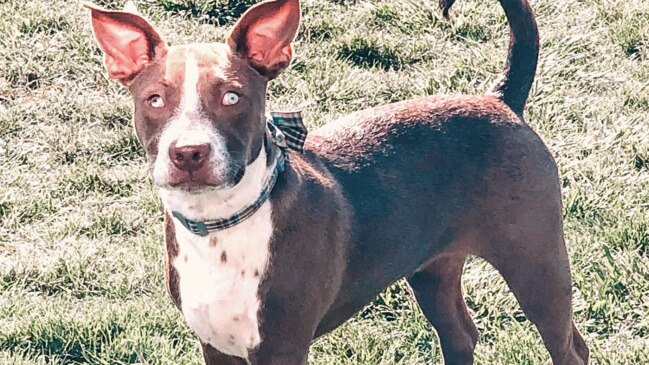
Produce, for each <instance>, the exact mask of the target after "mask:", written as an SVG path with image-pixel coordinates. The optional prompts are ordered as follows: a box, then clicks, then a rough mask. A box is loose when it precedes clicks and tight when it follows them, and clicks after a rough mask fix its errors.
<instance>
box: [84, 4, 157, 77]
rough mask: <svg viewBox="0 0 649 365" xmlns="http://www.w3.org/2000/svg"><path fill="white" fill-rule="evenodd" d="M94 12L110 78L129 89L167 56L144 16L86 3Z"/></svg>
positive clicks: (98, 40) (93, 21) (93, 24)
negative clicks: (134, 81) (144, 73)
mask: <svg viewBox="0 0 649 365" xmlns="http://www.w3.org/2000/svg"><path fill="white" fill-rule="evenodd" d="M84 6H85V7H87V8H89V9H90V11H91V12H92V29H93V31H94V34H95V39H97V43H98V44H99V48H101V50H102V51H103V52H104V56H105V57H104V64H105V66H106V71H107V72H108V76H109V77H110V78H111V79H113V80H116V81H118V82H120V83H121V84H123V85H126V86H128V85H129V84H130V83H131V81H132V80H133V78H135V76H137V74H138V73H140V71H142V70H143V69H144V68H145V67H146V66H147V65H149V64H150V63H151V62H153V61H154V60H155V59H156V58H159V57H163V56H164V55H165V54H166V52H167V46H166V45H165V42H164V41H163V40H162V38H161V37H160V35H159V34H158V32H157V31H156V30H155V29H154V28H153V26H152V25H151V24H149V22H148V21H146V20H145V19H144V18H142V16H140V15H139V14H136V13H135V12H132V11H130V10H131V9H128V8H127V9H128V10H127V11H112V10H105V9H102V8H100V7H98V6H96V5H94V4H90V3H84Z"/></svg>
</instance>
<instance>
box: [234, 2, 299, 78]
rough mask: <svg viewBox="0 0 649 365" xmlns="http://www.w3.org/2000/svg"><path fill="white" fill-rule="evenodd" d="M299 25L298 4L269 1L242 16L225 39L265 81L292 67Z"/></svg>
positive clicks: (252, 8)
mask: <svg viewBox="0 0 649 365" xmlns="http://www.w3.org/2000/svg"><path fill="white" fill-rule="evenodd" d="M299 25H300V1H299V0H270V1H264V2H262V3H259V4H257V5H255V6H253V7H251V8H250V9H248V11H246V12H245V14H243V16H242V17H241V19H240V20H239V21H238V22H237V24H236V25H235V26H234V29H233V30H232V33H230V36H229V37H228V45H229V46H230V48H231V49H232V50H233V51H234V52H235V53H236V54H238V55H239V56H240V57H242V58H244V59H246V60H248V62H249V63H250V65H251V66H252V67H253V68H254V69H256V70H257V71H258V72H259V73H260V74H262V75H263V76H265V77H267V78H268V79H272V78H275V77H276V76H277V75H278V74H279V73H280V72H282V71H283V70H284V69H285V68H286V67H288V65H289V64H290V63H291V56H292V50H291V42H292V41H293V39H294V38H295V35H296V34H297V29H298V27H299Z"/></svg>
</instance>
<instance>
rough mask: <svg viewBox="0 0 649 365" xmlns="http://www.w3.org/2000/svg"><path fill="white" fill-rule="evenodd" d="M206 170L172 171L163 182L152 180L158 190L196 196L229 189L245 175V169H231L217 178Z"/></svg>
mask: <svg viewBox="0 0 649 365" xmlns="http://www.w3.org/2000/svg"><path fill="white" fill-rule="evenodd" d="M206 170H207V169H200V170H198V171H192V172H188V171H183V170H179V169H172V170H171V171H170V172H169V175H168V177H167V179H165V181H155V179H154V184H155V185H156V186H157V187H158V188H164V189H168V190H179V191H185V192H189V193H192V194H198V193H203V192H206V191H213V190H220V189H226V188H231V187H233V186H235V185H237V184H238V183H239V182H240V181H241V179H242V178H243V175H244V173H245V168H243V167H241V168H232V169H228V172H227V173H226V174H225V175H224V176H222V177H219V176H218V175H217V174H214V173H211V172H208V171H206Z"/></svg>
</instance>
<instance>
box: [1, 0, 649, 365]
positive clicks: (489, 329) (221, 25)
mask: <svg viewBox="0 0 649 365" xmlns="http://www.w3.org/2000/svg"><path fill="white" fill-rule="evenodd" d="M101 3H102V4H103V5H105V6H110V7H117V6H120V5H121V4H118V2H116V1H101ZM251 3H252V2H251V1H249V0H243V1H234V0H233V1H225V0H218V1H199V0H146V1H145V0H142V1H140V8H141V10H142V11H143V12H144V13H145V14H147V15H148V16H149V17H150V18H151V19H152V20H153V21H154V22H155V23H156V24H157V25H158V27H159V29H160V30H161V33H162V34H163V35H164V36H165V37H166V38H167V39H168V40H169V42H170V43H172V44H180V43H186V42H192V41H222V40H224V37H225V36H226V34H227V31H228V30H229V29H230V27H231V26H232V24H233V19H236V17H238V16H239V15H240V14H241V12H242V11H243V10H245V8H246V6H248V5H249V4H251ZM436 3H437V1H434V0H421V1H414V0H400V1H398V2H395V1H388V0H373V1H360V0H359V1H355V0H333V1H327V0H305V1H304V25H303V27H302V28H301V31H300V34H299V37H298V40H297V42H296V44H295V47H294V49H295V60H294V63H293V66H292V67H291V68H290V70H288V72H286V73H285V74H284V75H282V76H281V77H280V78H279V79H278V80H277V81H275V82H274V83H273V84H272V85H271V87H270V91H269V104H270V106H271V108H281V107H290V108H293V107H301V108H302V109H303V110H304V112H305V115H306V116H307V120H308V122H309V125H310V127H312V128H315V127H316V126H318V125H322V124H324V123H326V122H327V121H329V120H332V119H334V118H336V117H339V116H341V115H344V114H345V113H348V112H351V111H354V110H358V109H361V108H365V107H368V106H373V105H378V104H383V103H388V102H392V101H397V100H402V99H406V98H411V97H416V96H422V95H429V94H437V93H482V92H484V91H485V90H487V89H488V87H489V85H490V84H491V83H492V82H494V80H495V79H496V78H497V76H498V73H499V72H500V70H501V68H502V65H503V61H504V57H505V51H506V47H507V36H506V31H507V28H506V24H505V21H504V15H503V11H502V9H501V8H500V7H499V6H498V4H497V2H496V1H495V0H462V1H458V3H457V4H456V8H455V9H454V10H453V11H452V19H451V21H449V22H447V21H445V20H443V19H441V17H440V14H439V11H438V10H437V8H436ZM533 6H534V8H535V10H536V12H537V14H538V21H539V25H540V29H541V33H542V51H541V59H540V65H539V71H538V76H537V81H536V83H535V85H534V88H533V90H532V93H531V97H530V101H529V104H528V107H527V110H526V116H527V119H528V121H529V123H530V124H531V125H532V127H533V128H534V129H535V130H536V131H538V132H539V133H540V134H541V136H542V137H543V138H544V140H545V141H546V142H547V144H548V146H549V148H550V150H551V151H552V152H553V154H554V155H555V157H556V159H557V162H558V165H559V168H560V173H561V182H562V186H563V200H564V206H565V212H564V213H565V229H566V237H567V243H568V246H569V251H570V254H571V258H572V268H573V273H574V293H573V298H574V310H575V316H576V322H577V325H578V326H579V328H580V329H581V331H582V333H583V334H584V336H585V338H586V339H587V341H588V343H589V345H590V346H591V350H592V363H593V364H648V363H649V213H648V212H649V2H646V1H639V0H638V1H622V0H566V1H562V2H557V1H550V0H536V1H533ZM0 14H2V17H0V34H1V35H2V36H1V37H0V164H1V166H2V174H0V363H2V364H82V363H89V364H134V363H139V364H199V363H200V358H201V357H200V353H199V348H198V344H197V341H196V339H195V338H194V336H193V335H192V334H191V332H190V331H189V330H188V329H187V327H186V326H185V324H184V322H183V320H182V318H181V315H180V313H179V312H178V311H177V310H176V309H175V308H174V307H173V306H172V304H171V302H170V300H169V299H168V296H167V294H166V291H165V287H164V282H163V277H162V259H163V254H162V230H161V225H160V223H161V208H160V205H159V203H158V201H157V198H156V193H155V189H154V188H153V187H152V186H151V183H150V182H149V180H148V178H147V175H146V168H145V163H144V155H143V153H142V151H141V149H140V148H139V146H138V145H137V141H136V139H135V137H134V135H133V131H132V127H131V122H130V100H129V96H128V95H127V92H126V91H125V90H123V89H121V88H120V87H119V86H118V85H116V84H114V83H112V82H110V81H109V80H108V79H107V77H106V76H105V74H104V71H103V68H102V66H101V63H100V61H101V55H100V53H99V50H98V49H97V47H96V46H95V43H94V40H93V39H92V37H91V34H90V27H89V21H88V20H89V19H88V18H89V16H88V14H87V11H85V10H84V9H82V7H81V6H80V5H79V4H78V3H76V2H68V1H63V0H54V1H49V2H46V1H17V0H0ZM465 271H466V272H465V276H464V288H465V292H466V301H467V303H468V305H469V307H470V309H471V312H472V314H473V317H474V319H475V322H476V324H477V326H478V328H479V330H480V333H481V338H480V342H479V345H478V349H477V363H479V364H541V363H544V362H546V361H547V360H548V355H547V353H546V352H545V350H544V348H543V347H542V344H541V340H540V337H539V335H538V333H537V332H536V331H535V330H534V328H533V326H532V325H531V324H530V323H529V321H527V320H526V319H525V316H524V315H523V314H522V312H521V310H520V308H519V306H518V305H517V303H516V301H515V300H514V298H513V296H512V295H511V293H510V292H509V290H508V289H507V287H506V286H505V284H504V282H503V280H502V279H501V278H500V276H499V275H498V274H497V273H496V272H495V271H494V270H493V269H492V268H491V267H489V266H488V265H487V264H486V263H484V262H482V261H480V260H477V259H474V260H471V261H470V262H469V263H468V265H467V267H466V269H465ZM311 350H312V351H311V354H310V363H311V364H316V365H319V364H323V365H324V364H341V365H347V364H373V365H374V364H377V365H378V364H384V365H387V364H408V365H410V364H430V363H441V362H442V360H441V353H440V350H439V347H438V346H437V340H436V335H435V332H434V331H433V330H432V329H431V327H430V326H429V325H428V324H427V323H426V321H425V319H424V318H423V316H422V314H421V312H420V311H419V309H417V307H416V305H415V302H414V300H413V298H412V296H411V295H410V294H409V292H408V290H407V288H406V286H405V285H404V284H403V283H401V282H399V283H397V284H395V285H394V286H392V287H391V288H389V289H388V290H386V291H385V292H384V293H382V294H381V295H380V296H379V297H378V298H377V299H376V300H375V301H374V302H373V303H372V304H371V305H369V306H368V307H366V308H365V309H364V310H363V311H362V312H361V313H359V314H358V315H357V316H355V317H354V318H353V319H351V320H350V321H349V322H348V323H347V324H345V325H344V326H342V327H341V328H339V329H338V330H336V331H334V332H333V333H331V334H330V335H328V336H326V337H324V338H322V339H319V340H318V341H316V342H315V343H314V344H313V346H312V349H311Z"/></svg>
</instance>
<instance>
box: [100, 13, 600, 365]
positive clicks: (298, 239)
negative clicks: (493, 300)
mask: <svg viewBox="0 0 649 365" xmlns="http://www.w3.org/2000/svg"><path fill="white" fill-rule="evenodd" d="M453 2H454V0H441V1H440V4H441V7H442V9H443V11H444V14H445V16H447V15H448V10H449V8H450V7H451V5H452V4H453ZM500 3H501V5H502V6H503V8H504V10H505V12H506V15H507V19H508V21H509V23H510V28H511V44H510V48H509V56H508V59H507V66H506V69H505V72H504V76H503V78H502V80H501V81H500V82H499V83H498V84H497V85H496V86H495V88H494V89H493V90H492V92H491V93H490V94H488V95H486V96H455V97H450V96H435V97H427V98H421V99H416V100H409V101H404V102H400V103H395V104H390V105H385V106H380V107H376V108H372V109H368V110H364V111H361V112H358V113H354V114H352V115H349V116H347V117H345V118H342V119H341V120H338V121H335V122H332V123H329V124H327V125H326V126H324V127H322V128H320V129H318V130H316V131H314V132H313V133H311V134H310V136H309V138H308V139H307V141H306V146H305V152H304V153H303V154H298V153H292V152H290V153H288V158H287V161H286V162H285V164H284V170H283V171H281V172H278V169H277V168H276V165H277V164H279V163H280V162H279V161H278V158H279V157H278V156H281V155H282V153H283V149H281V148H280V147H278V146H277V145H275V144H274V143H269V142H268V139H269V138H268V133H267V126H266V123H265V120H266V119H265V117H264V115H265V96H266V86H267V83H268V82H269V80H271V79H273V78H274V77H276V76H278V75H279V74H280V72H281V71H282V70H284V69H285V68H286V67H287V66H288V65H289V63H290V61H291V52H292V50H291V41H292V40H293V38H294V37H295V35H296V32H297V29H298V26H299V22H300V5H299V2H298V0H274V1H264V2H262V3H260V4H258V5H256V6H253V7H252V8H251V9H250V10H248V11H247V12H246V13H245V14H244V15H243V17H242V18H241V20H239V22H238V23H237V24H236V25H235V26H234V29H233V30H232V33H231V34H230V36H229V37H228V39H227V42H226V43H210V44H190V45H183V46H173V47H168V46H167V45H166V44H165V42H164V41H163V39H162V37H161V36H160V35H159V34H158V33H157V32H156V30H155V29H154V28H153V26H151V25H150V24H149V23H148V22H147V21H146V20H145V19H144V18H142V17H141V16H140V15H139V14H137V11H136V10H134V9H133V8H132V7H129V8H127V9H126V10H124V11H109V10H104V9H100V8H98V7H96V6H94V5H90V4H88V5H87V6H88V7H89V8H90V9H91V11H92V25H93V29H94V33H95V36H96V39H97V41H98V43H99V46H100V48H101V49H102V50H103V52H104V53H105V66H106V69H107V71H108V75H109V77H110V78H112V79H114V80H116V81H118V82H120V83H121V84H123V85H125V86H127V87H128V88H129V90H130V92H131V93H132V96H133V101H134V105H135V118H134V119H135V130H136V133H137V136H138V138H139V141H140V142H141V144H142V146H143V147H144V149H145V150H146V153H147V156H148V161H149V163H150V166H151V175H152V178H153V181H154V182H155V184H156V185H157V186H158V187H159V189H160V197H161V200H162V202H163V205H164V208H165V233H166V234H165V239H166V248H167V260H166V269H167V280H168V289H169V292H170V294H171V297H172V298H173V302H174V303H175V304H176V306H177V307H178V308H179V309H180V310H181V311H182V313H183V315H184V317H185V319H186V321H187V323H188V324H189V327H190V328H191V329H192V330H193V331H194V332H195V333H196V334H197V336H198V338H199V339H200V342H201V344H202V347H203V354H204V358H205V361H206V363H207V364H219V365H226V364H260V365H261V364H274V365H298V364H305V363H306V361H307V353H308V351H309V345H310V344H311V341H312V340H313V339H314V338H317V337H318V336H321V335H322V334H325V333H327V332H329V331H331V330H332V329H334V328H336V327H337V326H339V325H340V324H341V323H343V322H344V321H345V320H346V319H348V318H349V317H350V316H352V315H354V313H356V312H357V311H358V310H359V309H360V308H362V307H363V306H364V305H366V304H367V303H368V302H369V301H370V300H372V298H374V297H375V296H376V295H377V294H378V293H379V292H380V291H381V290H383V289H384V288H386V287H387V286H389V285H390V284H392V283H394V282H395V281H396V280H398V279H400V278H404V277H405V278H406V279H407V281H408V283H409V284H410V286H411V287H412V290H413V292H414V294H415V296H416V298H417V301H418V302H419V304H420V305H421V308H422V310H423V312H424V314H425V315H426V317H427V318H428V320H429V321H430V323H431V324H432V325H433V326H434V327H435V329H436V331H437V332H438V334H439V338H440V342H441V347H442V351H443V354H444V359H445V362H446V364H471V363H473V351H474V347H475V345H476V341H477V338H478V333H477V330H476V327H475V325H474V324H473V322H472V320H471V318H470V316H469V313H468V311H467V308H466V306H465V304H464V301H463V298H462V291H461V285H460V275H461V273H462V267H463V264H464V262H465V259H466V258H467V256H468V255H477V256H479V257H482V258H484V259H486V260H487V261H488V262H490V263H491V264H493V265H494V266H495V267H496V268H497V269H498V270H499V272H500V273H501V274H502V275H503V276H504V277H505V279H506V281H507V283H508V285H509V287H510V288H511V290H512V291H513V292H514V294H515V295H516V298H517V299H518V301H519V302H520V304H521V306H522V308H523V310H524V312H525V314H526V315H527V317H528V318H529V319H530V320H531V321H532V322H533V323H534V324H535V325H536V327H537V328H538V330H539V331H540V333H541V336H542V338H543V341H544V343H545V346H546V347H547V349H548V351H549V352H550V355H551V357H552V361H553V363H554V364H555V365H569V364H570V365H577V364H586V363H587V362H588V348H587V346H586V344H585V343H584V341H583V339H582V337H581V335H580V334H579V332H578V331H577V328H576V327H575V325H574V323H573V321H572V310H571V276H570V267H569V259H568V256H567V253H566V248H565V244H564V239H563V228H562V209H561V197H560V188H559V184H558V176H557V168H556V165H555V162H554V160H553V158H552V156H551V154H550V153H549V152H548V150H547V149H546V147H545V145H544V144H543V142H542V141H541V140H540V139H539V137H538V136H537V135H536V134H535V133H534V131H532V130H531V129H530V128H529V127H528V126H527V125H526V124H525V122H524V120H523V108H524V106H525V101H526V99H527V96H528V93H529V90H530V87H531V85H532V81H533V78H534V73H535V70H536V63H537V57H538V48H539V45H538V44H539V43H538V33H537V26H536V23H535V20H534V16H533V13H532V10H531V8H530V6H529V5H528V3H527V1H526V0H500ZM275 173H277V176H274V174H275ZM271 177H276V182H275V181H274V179H272V178H271ZM269 181H270V183H269ZM273 183H274V185H273ZM269 184H270V185H269ZM268 187H270V188H271V190H270V196H269V198H268V199H261V200H260V196H261V197H263V190H264V189H265V188H268ZM257 201H260V205H259V207H257V210H256V211H255V212H254V214H252V215H251V216H250V217H248V218H247V219H242V220H240V221H239V222H237V224H236V225H233V226H230V227H228V228H226V229H221V230H218V231H214V232H210V233H207V234H203V235H200V234H195V233H193V232H192V231H190V230H189V229H188V228H186V226H185V224H184V223H182V221H181V218H176V214H178V215H179V217H184V218H185V219H189V220H192V221H198V222H202V221H209V220H214V219H220V218H227V217H230V216H231V215H233V214H235V213H237V212H240V211H241V210H242V209H244V208H246V207H250V206H251V205H253V204H254V203H255V202H257ZM172 212H174V214H173V216H172Z"/></svg>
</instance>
